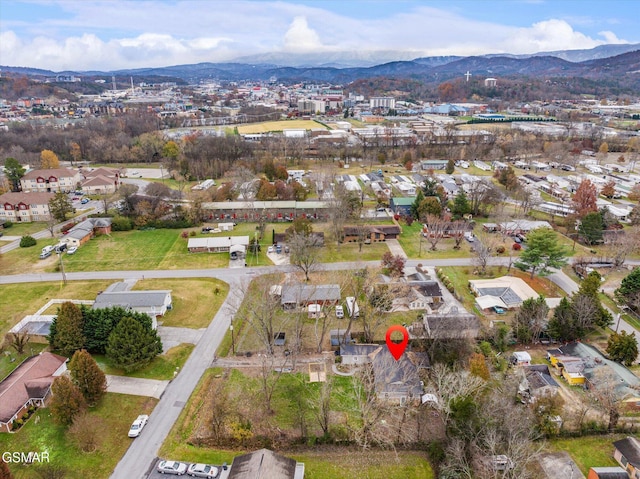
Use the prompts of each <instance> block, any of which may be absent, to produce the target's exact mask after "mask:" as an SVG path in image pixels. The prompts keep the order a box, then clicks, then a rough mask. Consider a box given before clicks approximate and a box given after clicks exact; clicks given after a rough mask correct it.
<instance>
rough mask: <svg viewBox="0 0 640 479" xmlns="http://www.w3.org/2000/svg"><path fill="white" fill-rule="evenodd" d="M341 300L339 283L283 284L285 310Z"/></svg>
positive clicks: (331, 303) (282, 298)
mask: <svg viewBox="0 0 640 479" xmlns="http://www.w3.org/2000/svg"><path fill="white" fill-rule="evenodd" d="M339 302H340V285H338V284H318V285H313V284H292V285H288V284H286V285H283V286H282V292H281V296H280V304H281V305H282V307H283V308H284V309H285V310H292V309H296V308H300V307H307V306H309V305H310V304H321V305H336V304H338V303H339Z"/></svg>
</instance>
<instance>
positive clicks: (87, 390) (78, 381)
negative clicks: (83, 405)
mask: <svg viewBox="0 0 640 479" xmlns="http://www.w3.org/2000/svg"><path fill="white" fill-rule="evenodd" d="M69 371H70V372H71V378H72V379H73V382H74V384H75V385H76V386H78V388H80V392H82V395H83V396H84V399H85V400H86V402H87V404H88V405H89V406H94V405H95V404H97V402H98V401H99V400H100V399H101V398H102V397H103V396H104V395H105V393H106V392H107V378H106V376H105V375H104V373H103V372H102V370H101V369H100V367H99V366H98V363H96V361H95V359H93V357H92V356H91V355H90V354H89V353H88V352H87V351H86V350H84V349H81V350H79V351H76V352H75V353H74V355H73V357H72V358H71V361H69Z"/></svg>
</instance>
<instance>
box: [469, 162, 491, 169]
mask: <svg viewBox="0 0 640 479" xmlns="http://www.w3.org/2000/svg"><path fill="white" fill-rule="evenodd" d="M473 166H475V167H476V168H478V169H480V170H482V171H491V165H489V164H488V163H485V162H484V161H480V160H475V161H474V162H473Z"/></svg>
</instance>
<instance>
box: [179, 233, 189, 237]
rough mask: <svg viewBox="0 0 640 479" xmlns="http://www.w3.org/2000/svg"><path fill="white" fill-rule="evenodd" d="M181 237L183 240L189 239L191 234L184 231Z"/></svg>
mask: <svg viewBox="0 0 640 479" xmlns="http://www.w3.org/2000/svg"><path fill="white" fill-rule="evenodd" d="M180 236H181V237H183V238H188V237H189V232H188V231H183V232H182V233H180Z"/></svg>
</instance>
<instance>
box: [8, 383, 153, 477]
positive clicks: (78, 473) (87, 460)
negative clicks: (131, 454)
mask: <svg viewBox="0 0 640 479" xmlns="http://www.w3.org/2000/svg"><path fill="white" fill-rule="evenodd" d="M156 403H157V400H155V399H152V398H146V397H142V396H127V395H123V394H114V393H108V394H107V395H106V396H105V397H104V398H103V399H102V401H101V402H100V404H98V406H96V407H95V408H91V409H90V412H89V413H90V415H91V417H92V421H93V422H94V427H95V429H96V430H97V431H100V432H99V437H100V440H99V445H98V448H97V450H96V451H95V452H92V453H84V452H82V451H81V449H80V448H78V447H77V446H75V445H74V442H73V441H72V440H70V438H69V435H68V433H67V430H66V428H65V427H63V426H60V425H58V424H56V423H54V422H53V418H52V416H51V414H50V412H49V410H48V409H40V410H39V411H37V412H36V414H35V415H34V416H32V417H31V418H30V419H29V421H28V422H27V423H26V424H25V425H24V426H23V427H22V428H21V429H20V430H19V431H18V432H17V433H15V434H0V449H1V450H3V451H25V452H26V451H33V452H37V453H43V452H48V453H49V458H50V462H49V464H48V466H49V467H50V468H51V469H60V471H61V472H60V474H59V475H57V476H55V477H64V478H65V479H85V478H88V477H91V478H95V479H107V478H108V477H109V476H110V475H111V472H112V471H113V469H114V468H115V466H116V464H117V463H118V461H119V460H120V458H121V457H122V455H123V454H124V452H125V451H126V450H127V448H128V447H129V444H130V442H131V439H129V438H128V437H127V432H128V430H129V427H130V426H131V422H132V421H133V420H134V419H135V418H136V417H137V416H138V415H139V414H150V413H151V411H152V410H153V408H154V406H155V405H156ZM44 466H45V467H46V464H45V465H44ZM42 468H43V466H37V465H22V464H18V465H16V464H9V469H10V470H11V472H12V473H13V474H14V476H15V477H16V479H37V478H41V477H53V476H48V475H45V476H43V475H41V474H40V473H41V472H43V471H42Z"/></svg>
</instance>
